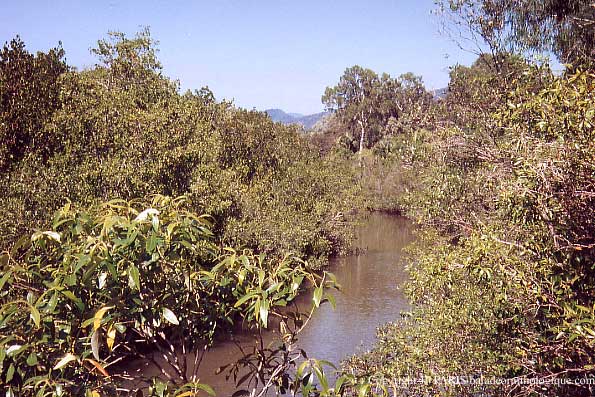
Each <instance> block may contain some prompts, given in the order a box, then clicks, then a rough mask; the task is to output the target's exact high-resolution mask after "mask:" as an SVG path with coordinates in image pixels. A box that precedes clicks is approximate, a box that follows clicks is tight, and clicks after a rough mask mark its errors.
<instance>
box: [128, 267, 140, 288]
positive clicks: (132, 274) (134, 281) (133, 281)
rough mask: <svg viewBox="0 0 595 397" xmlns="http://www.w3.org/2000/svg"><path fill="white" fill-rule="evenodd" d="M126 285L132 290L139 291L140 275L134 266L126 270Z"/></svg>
mask: <svg viewBox="0 0 595 397" xmlns="http://www.w3.org/2000/svg"><path fill="white" fill-rule="evenodd" d="M128 285H129V286H130V288H132V289H137V290H140V274H139V271H138V268H137V267H136V266H134V265H131V266H130V267H129V268H128Z"/></svg>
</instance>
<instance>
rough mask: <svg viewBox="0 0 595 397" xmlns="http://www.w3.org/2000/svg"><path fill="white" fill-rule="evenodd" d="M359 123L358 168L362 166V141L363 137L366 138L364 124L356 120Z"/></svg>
mask: <svg viewBox="0 0 595 397" xmlns="http://www.w3.org/2000/svg"><path fill="white" fill-rule="evenodd" d="M358 123H359V128H360V136H359V154H358V156H359V166H360V168H361V167H362V165H363V162H362V161H363V159H362V152H363V150H364V140H365V136H366V130H365V129H364V123H363V121H362V120H358Z"/></svg>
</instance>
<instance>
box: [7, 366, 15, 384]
mask: <svg viewBox="0 0 595 397" xmlns="http://www.w3.org/2000/svg"><path fill="white" fill-rule="evenodd" d="M14 370H15V368H14V364H10V367H8V371H6V383H8V384H10V381H11V380H12V377H13V376H14Z"/></svg>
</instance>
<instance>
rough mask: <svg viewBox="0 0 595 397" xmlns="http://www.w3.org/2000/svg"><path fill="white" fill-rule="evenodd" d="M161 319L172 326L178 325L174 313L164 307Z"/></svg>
mask: <svg viewBox="0 0 595 397" xmlns="http://www.w3.org/2000/svg"><path fill="white" fill-rule="evenodd" d="M163 317H164V318H165V319H166V320H167V321H169V322H170V323H172V324H174V325H180V322H179V321H178V317H176V315H175V314H174V312H172V311H171V310H170V309H168V308H167V307H164V308H163Z"/></svg>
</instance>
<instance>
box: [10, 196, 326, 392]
mask: <svg viewBox="0 0 595 397" xmlns="http://www.w3.org/2000/svg"><path fill="white" fill-rule="evenodd" d="M185 200H186V199H185V198H183V197H180V198H176V199H173V198H169V197H164V196H155V197H154V198H153V199H152V200H151V201H150V202H143V201H133V202H124V201H118V200H114V201H110V202H106V203H103V204H101V205H100V206H97V207H95V208H93V209H91V210H90V211H82V210H78V209H76V208H75V207H74V206H71V205H67V206H65V207H64V208H63V209H62V210H60V211H59V212H58V213H57V214H56V216H55V218H54V220H53V228H52V230H49V231H43V232H36V233H35V234H33V236H31V237H29V236H27V237H24V238H22V239H20V240H19V241H18V242H17V243H16V245H14V246H13V247H12V249H11V250H10V251H9V252H4V253H2V255H1V256H0V263H1V265H2V269H1V270H2V277H1V278H0V304H1V306H0V374H1V375H0V376H1V379H2V383H3V384H4V386H3V389H4V392H5V393H6V394H7V395H13V396H28V395H31V396H33V395H36V396H41V395H85V393H87V395H97V394H94V393H99V394H101V395H114V394H116V393H117V391H116V389H115V388H116V387H117V386H118V382H119V380H118V379H119V378H118V376H117V374H115V375H114V376H111V377H109V375H113V374H110V371H111V367H112V365H113V364H114V363H116V362H118V361H120V360H122V359H125V358H126V357H146V358H148V359H150V355H148V354H147V353H146V351H147V348H150V349H151V350H154V349H156V351H157V352H159V354H162V355H163V357H165V358H166V359H167V361H168V362H169V364H170V365H171V366H172V368H173V369H174V375H171V376H170V379H169V382H170V384H171V385H173V386H175V387H180V386H183V385H184V384H186V386H185V388H186V390H188V388H190V390H195V391H198V390H206V391H209V390H210V389H209V388H208V386H205V385H200V384H197V383H196V382H197V378H196V372H194V375H192V376H190V377H189V375H188V372H187V367H186V365H187V363H186V362H185V361H184V360H182V361H179V359H178V356H177V355H176V353H175V352H176V351H179V350H177V349H180V348H182V349H184V351H187V352H198V350H199V349H200V348H202V346H203V345H204V344H207V345H208V344H210V343H211V341H212V340H213V337H214V336H215V335H216V334H217V333H218V332H222V331H224V330H226V329H229V328H230V327H231V326H232V325H233V324H235V323H237V322H238V321H242V322H245V324H246V325H247V326H258V327H262V328H266V327H267V326H268V318H269V317H270V316H272V315H273V313H277V312H278V309H279V308H280V307H284V306H286V305H287V303H288V302H291V301H292V300H293V299H294V298H295V297H296V295H297V293H298V291H300V289H301V286H302V284H303V282H304V281H305V280H309V282H310V283H312V285H313V286H314V287H317V288H319V289H320V292H318V293H317V301H316V302H315V303H316V305H318V304H320V302H321V300H322V299H323V294H322V286H321V284H320V280H321V279H320V277H319V276H316V275H315V274H314V273H312V272H311V271H309V270H307V267H306V264H305V263H304V262H302V261H301V260H299V259H297V258H295V257H292V256H286V257H284V258H280V259H278V260H274V259H272V258H268V257H265V256H264V255H254V254H252V253H251V252H250V251H244V252H241V253H236V252H235V251H234V250H233V249H230V248H223V249H221V248H219V247H217V246H215V245H214V244H213V234H212V232H211V230H210V227H211V224H210V221H209V218H208V217H205V216H197V215H195V214H193V213H191V212H188V211H185V210H183V209H182V208H183V207H182V206H183V204H184V201H185ZM183 389H184V388H183Z"/></svg>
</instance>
